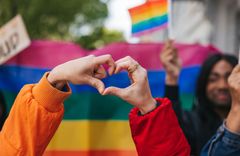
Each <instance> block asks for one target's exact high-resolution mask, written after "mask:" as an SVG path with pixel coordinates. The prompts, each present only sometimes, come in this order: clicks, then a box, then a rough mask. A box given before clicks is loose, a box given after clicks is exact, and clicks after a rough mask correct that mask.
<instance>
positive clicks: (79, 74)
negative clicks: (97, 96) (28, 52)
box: [47, 55, 115, 93]
mask: <svg viewBox="0 0 240 156" xmlns="http://www.w3.org/2000/svg"><path fill="white" fill-rule="evenodd" d="M103 64H107V65H108V66H109V70H108V72H109V74H110V75H111V74H113V72H114V70H115V63H114V60H113V58H112V56H111V55H102V56H98V57H95V56H93V55H89V56H86V57H82V58H79V59H75V60H71V61H69V62H66V63H63V64H60V65H58V66H56V67H55V68H54V69H53V70H52V71H51V72H50V73H49V75H48V78H47V79H48V81H49V82H50V83H51V84H52V85H54V86H55V87H57V88H62V87H63V86H64V85H65V84H66V82H67V81H68V82H70V83H73V84H88V85H91V86H93V87H95V88H96V89H97V90H98V91H99V93H103V91H104V89H105V87H104V83H103V82H102V81H101V80H100V79H103V78H105V77H106V76H107V74H106V71H105V69H104V67H103Z"/></svg>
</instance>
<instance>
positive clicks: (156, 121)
mask: <svg viewBox="0 0 240 156" xmlns="http://www.w3.org/2000/svg"><path fill="white" fill-rule="evenodd" d="M156 100H157V101H158V102H159V103H160V106H158V107H157V108H156V109H155V110H154V111H152V112H150V113H148V114H145V115H143V116H140V115H139V114H138V112H139V110H138V109H137V108H134V109H133V110H132V111H131V112H130V115H129V118H130V126H131V131H132V137H133V140H134V143H135V145H136V148H137V152H138V155H139V156H189V155H190V147H189V144H188V142H187V140H186V138H185V136H184V134H183V132H182V129H181V128H180V126H179V124H178V120H177V117H176V115H175V113H174V111H173V109H172V104H171V102H170V100H168V99H167V98H158V99H156Z"/></svg>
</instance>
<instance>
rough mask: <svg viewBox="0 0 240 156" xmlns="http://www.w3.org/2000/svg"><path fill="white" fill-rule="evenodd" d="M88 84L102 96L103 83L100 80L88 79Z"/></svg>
mask: <svg viewBox="0 0 240 156" xmlns="http://www.w3.org/2000/svg"><path fill="white" fill-rule="evenodd" d="M88 84H89V85H90V86H93V87H94V88H96V89H97V90H98V92H99V93H100V94H102V93H103V91H104V89H105V85H104V83H103V82H102V81H101V80H99V79H97V78H94V77H89V80H88Z"/></svg>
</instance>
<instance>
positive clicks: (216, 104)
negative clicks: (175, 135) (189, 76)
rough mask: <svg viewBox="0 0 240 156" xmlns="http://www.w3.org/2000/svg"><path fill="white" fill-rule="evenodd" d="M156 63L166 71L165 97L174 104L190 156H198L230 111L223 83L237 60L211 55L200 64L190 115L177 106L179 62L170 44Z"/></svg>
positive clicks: (229, 98) (228, 95) (220, 55)
mask: <svg viewBox="0 0 240 156" xmlns="http://www.w3.org/2000/svg"><path fill="white" fill-rule="evenodd" d="M160 60H161V62H162V63H163V66H164V68H165V70H166V77H165V84H166V86H165V96H166V97H168V98H170V100H172V101H173V103H174V109H175V112H176V114H177V116H178V118H179V122H180V125H181V126H182V128H183V131H184V133H185V135H186V137H187V139H188V141H189V144H190V145H191V149H192V154H193V155H199V153H200V150H201V149H202V147H203V146H204V145H205V144H206V143H207V141H208V140H209V139H210V138H211V137H212V136H213V135H214V134H215V133H216V130H217V129H218V127H219V126H220V125H221V124H222V121H223V120H224V119H225V118H226V117H227V115H228V112H229V110H230V108H231V96H230V92H229V88H228V84H227V79H228V76H229V75H230V74H231V72H232V69H233V67H234V66H235V65H236V64H237V59H236V58H235V57H234V56H231V55H226V54H214V55H212V56H210V57H209V58H208V59H207V60H206V61H205V62H204V63H203V65H202V67H201V69H200V73H199V77H198V80H197V84H196V92H195V101H194V104H193V108H192V110H191V111H184V110H183V109H182V106H181V101H180V98H179V85H178V80H179V75H180V72H181V63H180V62H181V61H180V59H179V57H178V53H177V49H176V48H175V47H174V45H173V42H172V41H168V42H166V44H165V47H164V48H163V51H162V53H161V55H160Z"/></svg>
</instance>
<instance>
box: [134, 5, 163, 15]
mask: <svg viewBox="0 0 240 156" xmlns="http://www.w3.org/2000/svg"><path fill="white" fill-rule="evenodd" d="M162 7H167V3H166V2H163V3H162V2H161V3H159V2H149V3H145V4H143V5H140V6H137V7H134V8H131V9H129V13H130V14H131V15H132V16H134V15H137V14H141V13H142V12H146V11H149V10H159V9H160V8H162Z"/></svg>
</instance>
